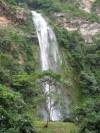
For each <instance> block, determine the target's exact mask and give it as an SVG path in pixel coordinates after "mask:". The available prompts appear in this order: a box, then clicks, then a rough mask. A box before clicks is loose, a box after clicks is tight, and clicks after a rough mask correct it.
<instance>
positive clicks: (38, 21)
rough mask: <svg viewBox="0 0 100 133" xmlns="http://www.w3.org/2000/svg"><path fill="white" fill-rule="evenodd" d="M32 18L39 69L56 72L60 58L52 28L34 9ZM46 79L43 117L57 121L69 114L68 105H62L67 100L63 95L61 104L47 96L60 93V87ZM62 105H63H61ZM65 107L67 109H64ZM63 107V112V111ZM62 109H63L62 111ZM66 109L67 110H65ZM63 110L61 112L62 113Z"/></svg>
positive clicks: (42, 109)
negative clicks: (39, 61)
mask: <svg viewBox="0 0 100 133" xmlns="http://www.w3.org/2000/svg"><path fill="white" fill-rule="evenodd" d="M32 19H33V23H34V25H35V28H36V32H37V36H38V41H39V46H40V57H41V69H42V71H48V70H51V71H53V72H57V71H59V70H60V64H61V58H60V53H59V50H58V44H57V39H56V36H55V34H54V32H53V30H52V28H51V27H50V26H49V25H48V23H47V21H46V20H45V19H44V17H43V16H42V15H41V14H40V13H37V12H35V11H32ZM46 79H47V80H46V81H45V82H43V84H42V86H43V91H44V94H45V95H47V96H46V101H45V105H44V106H43V107H42V108H41V112H42V115H43V118H44V119H45V120H47V119H49V120H52V121H58V120H60V119H62V118H63V116H64V115H68V114H69V110H68V106H67V107H64V106H65V105H68V103H67V104H66V102H68V100H67V99H66V98H65V97H63V96H62V97H63V99H62V101H63V104H62V106H61V104H59V102H58V103H57V101H58V100H57V99H55V98H53V97H52V96H49V93H52V92H53V93H55V95H56V96H57V95H60V96H61V95H62V92H61V88H59V87H56V86H55V85H54V84H52V85H50V84H49V83H48V80H50V79H48V77H47V78H46ZM63 105H64V106H63ZM66 108H67V109H66ZM64 109H65V112H64ZM62 110H63V111H62ZM66 110H67V111H66ZM62 112H63V113H62Z"/></svg>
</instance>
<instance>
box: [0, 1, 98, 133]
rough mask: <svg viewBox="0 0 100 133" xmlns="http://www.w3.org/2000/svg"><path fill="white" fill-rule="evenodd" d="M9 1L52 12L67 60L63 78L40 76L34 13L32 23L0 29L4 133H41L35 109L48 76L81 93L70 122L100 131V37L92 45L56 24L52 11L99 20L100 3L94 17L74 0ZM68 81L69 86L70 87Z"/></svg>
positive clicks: (83, 132)
mask: <svg viewBox="0 0 100 133" xmlns="http://www.w3.org/2000/svg"><path fill="white" fill-rule="evenodd" d="M1 1H2V0H0V2H1ZM4 1H5V2H6V6H7V7H8V6H9V10H12V7H13V10H14V9H16V8H17V7H18V6H21V7H25V8H26V9H27V7H29V8H34V9H37V10H40V11H43V12H44V13H45V14H49V15H50V18H51V23H52V25H53V26H54V30H55V33H56V36H57V40H58V43H59V48H60V50H61V53H63V54H62V58H64V59H63V60H65V62H64V63H63V65H62V68H63V72H62V74H61V75H56V74H54V73H52V72H47V73H40V72H39V62H40V61H39V58H38V56H39V55H38V51H39V48H38V42H37V38H36V36H35V30H34V28H32V22H31V15H30V13H29V14H28V16H29V17H28V18H27V20H26V21H25V22H22V23H21V24H20V23H18V20H17V23H16V24H13V25H12V26H11V25H10V26H9V27H0V133H35V132H36V129H35V128H34V126H33V125H34V124H33V121H34V120H35V119H39V118H38V117H37V113H36V107H37V105H38V104H39V103H40V102H41V101H42V100H43V97H42V94H41V91H40V89H39V86H38V83H37V79H39V78H41V77H43V76H44V75H49V76H51V77H53V78H54V79H55V80H57V81H60V80H61V82H62V83H63V84H64V85H65V86H66V89H67V87H68V88H69V90H70V91H71V92H72V95H74V94H73V91H75V90H76V93H77V94H75V96H77V98H76V99H77V100H76V101H75V102H76V103H77V104H76V103H74V99H73V105H72V114H71V118H70V119H71V121H73V122H74V123H76V124H77V125H78V127H79V128H80V133H90V132H91V133H99V131H100V96H99V94H100V43H99V42H100V35H99V34H98V35H96V36H95V37H94V38H93V43H92V44H91V45H88V44H86V42H85V41H84V39H83V38H82V36H81V35H80V34H79V33H78V32H69V31H67V30H66V29H64V28H62V27H59V26H57V25H56V24H55V20H53V19H54V18H53V17H52V12H53V13H54V12H69V13H71V14H72V15H73V16H80V17H82V18H85V19H88V20H90V21H92V22H93V21H96V22H100V17H98V16H97V15H96V13H95V9H96V7H97V6H98V5H100V2H99V0H96V2H95V3H94V9H93V11H92V13H91V14H88V13H84V12H83V11H81V10H80V9H78V6H79V3H78V2H75V1H74V0H71V1H70V0H4ZM4 1H3V2H4ZM72 3H73V4H72ZM10 8H11V9H10ZM27 12H29V11H28V9H27ZM6 15H7V14H6ZM8 17H9V15H8ZM12 17H13V15H12ZM14 17H15V16H14ZM12 21H14V20H12ZM14 23H15V21H14ZM63 55H64V57H63ZM66 61H67V63H66ZM68 79H70V80H68ZM66 80H67V81H69V82H67V83H66ZM70 82H71V83H70ZM72 98H73V96H72ZM40 125H41V124H40ZM51 125H52V124H51ZM58 125H59V124H58ZM60 125H61V123H60ZM64 128H65V125H64ZM49 130H50V131H51V132H52V130H51V129H49ZM65 131H67V129H65ZM43 132H44V131H43ZM45 132H46V131H45ZM72 133H73V132H72Z"/></svg>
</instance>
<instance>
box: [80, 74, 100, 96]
mask: <svg viewBox="0 0 100 133" xmlns="http://www.w3.org/2000/svg"><path fill="white" fill-rule="evenodd" d="M80 87H81V93H82V94H84V95H88V96H89V95H90V96H91V95H95V94H98V93H99V92H100V90H99V86H98V83H97V81H96V79H95V76H94V75H93V74H92V73H87V72H82V73H81V76H80Z"/></svg>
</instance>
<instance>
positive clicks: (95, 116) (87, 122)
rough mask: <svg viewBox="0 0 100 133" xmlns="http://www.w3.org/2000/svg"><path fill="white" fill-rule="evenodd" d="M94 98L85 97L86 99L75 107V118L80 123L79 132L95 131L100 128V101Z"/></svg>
mask: <svg viewBox="0 0 100 133" xmlns="http://www.w3.org/2000/svg"><path fill="white" fill-rule="evenodd" d="M94 98H95V100H94V99H92V98H91V99H86V100H87V101H86V102H85V103H83V104H81V106H80V107H77V108H76V113H75V114H74V115H75V117H76V118H75V119H76V121H77V122H78V123H80V133H87V131H88V132H93V131H94V132H95V133H98V132H99V130H100V126H99V123H100V110H99V106H100V102H99V100H98V99H97V98H96V97H94Z"/></svg>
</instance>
